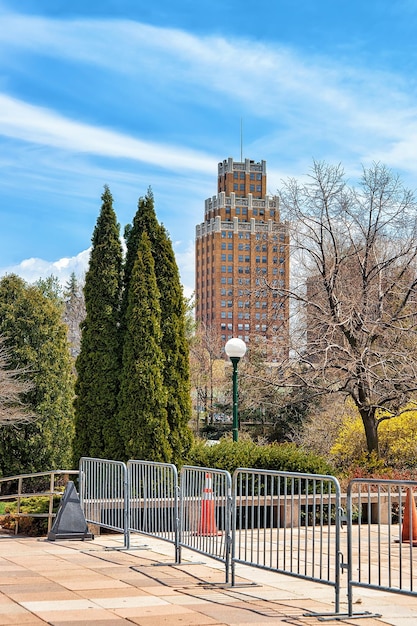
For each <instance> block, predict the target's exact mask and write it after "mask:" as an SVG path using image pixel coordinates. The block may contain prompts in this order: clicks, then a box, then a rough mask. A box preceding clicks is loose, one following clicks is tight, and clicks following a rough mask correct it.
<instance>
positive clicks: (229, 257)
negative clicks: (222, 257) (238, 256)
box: [227, 254, 233, 262]
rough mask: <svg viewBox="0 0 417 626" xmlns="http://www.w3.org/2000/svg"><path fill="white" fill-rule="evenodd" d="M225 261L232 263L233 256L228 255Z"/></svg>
mask: <svg viewBox="0 0 417 626" xmlns="http://www.w3.org/2000/svg"><path fill="white" fill-rule="evenodd" d="M227 260H228V261H232V262H233V254H228V255H227Z"/></svg>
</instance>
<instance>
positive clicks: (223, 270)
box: [220, 265, 226, 273]
mask: <svg viewBox="0 0 417 626" xmlns="http://www.w3.org/2000/svg"><path fill="white" fill-rule="evenodd" d="M220 271H221V272H222V273H226V266H225V265H222V266H221V268H220Z"/></svg>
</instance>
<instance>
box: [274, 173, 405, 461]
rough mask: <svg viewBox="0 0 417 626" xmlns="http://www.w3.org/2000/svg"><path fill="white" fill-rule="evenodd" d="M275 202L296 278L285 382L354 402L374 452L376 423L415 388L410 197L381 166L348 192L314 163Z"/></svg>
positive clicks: (393, 413)
mask: <svg viewBox="0 0 417 626" xmlns="http://www.w3.org/2000/svg"><path fill="white" fill-rule="evenodd" d="M280 196H281V209H282V211H283V213H285V214H286V215H285V217H286V219H288V220H289V222H290V225H291V226H290V227H291V244H292V266H293V268H295V270H296V272H295V273H296V274H297V278H296V279H295V280H293V283H292V285H291V288H290V291H289V293H288V296H289V297H290V299H291V301H292V309H291V310H292V314H293V320H294V322H295V323H294V324H293V330H292V333H291V337H292V345H291V352H290V353H289V354H290V359H291V361H290V360H288V362H287V363H286V364H283V368H282V370H281V375H282V379H283V380H284V381H285V384H287V385H290V386H291V385H292V386H294V387H303V386H306V387H308V388H310V389H311V390H312V391H314V392H315V393H317V394H336V393H342V394H344V395H345V396H350V397H351V398H352V399H353V401H354V403H355V405H356V407H357V409H358V411H359V413H360V415H361V418H362V421H363V425H364V429H365V434H366V441H367V447H368V451H369V452H372V451H375V452H376V453H377V454H379V447H378V426H379V424H380V423H381V422H382V421H383V420H385V419H389V418H391V417H395V416H396V415H397V414H398V412H399V411H401V409H402V408H404V407H405V405H406V404H407V403H409V402H410V401H411V400H412V398H413V393H414V392H415V391H416V389H417V337H416V331H417V308H416V286H417V267H416V261H417V222H416V220H417V211H416V209H417V206H416V199H415V196H414V194H413V193H412V192H411V191H409V190H407V189H405V188H404V186H403V184H402V182H401V181H400V179H399V178H398V177H397V176H396V175H394V174H393V173H392V172H391V171H390V170H389V169H387V168H386V167H385V166H383V165H381V164H374V165H373V166H372V167H370V168H369V169H366V168H364V169H363V171H362V176H361V180H360V183H359V185H358V186H350V185H348V184H347V182H346V179H345V174H344V171H343V169H342V167H341V166H340V165H339V166H331V165H328V164H326V163H317V162H315V163H314V164H313V167H312V171H311V173H310V176H309V178H308V180H307V181H306V182H304V183H300V182H297V181H296V180H293V179H291V180H289V181H288V182H287V183H286V184H285V185H284V187H283V189H282V192H281V194H280ZM409 406H410V405H409ZM413 408H415V405H413Z"/></svg>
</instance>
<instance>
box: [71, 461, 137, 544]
mask: <svg viewBox="0 0 417 626" xmlns="http://www.w3.org/2000/svg"><path fill="white" fill-rule="evenodd" d="M80 504H81V507H82V509H83V511H84V516H85V519H86V522H87V523H89V524H95V525H97V526H101V527H103V528H108V529H110V530H115V531H118V532H121V533H123V535H124V547H125V548H126V549H128V548H129V547H130V535H129V528H130V506H129V487H128V476H127V468H126V465H125V464H124V463H122V462H121V461H108V460H104V459H94V458H86V457H83V458H82V459H81V460H80Z"/></svg>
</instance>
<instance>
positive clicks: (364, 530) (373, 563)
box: [347, 478, 417, 616]
mask: <svg viewBox="0 0 417 626" xmlns="http://www.w3.org/2000/svg"><path fill="white" fill-rule="evenodd" d="M416 489H417V481H398V480H382V479H359V478H358V479H354V480H352V481H351V482H350V484H349V487H348V492H347V514H348V531H349V532H348V604H349V616H352V615H353V609H352V607H353V588H354V587H367V588H371V589H377V590H382V591H388V592H394V593H401V594H407V595H417V567H415V565H414V559H413V557H414V556H415V554H414V553H413V546H417V536H416V534H417V512H416V505H415V499H414V495H415V491H416ZM413 520H414V522H413ZM413 525H414V529H413Z"/></svg>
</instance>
